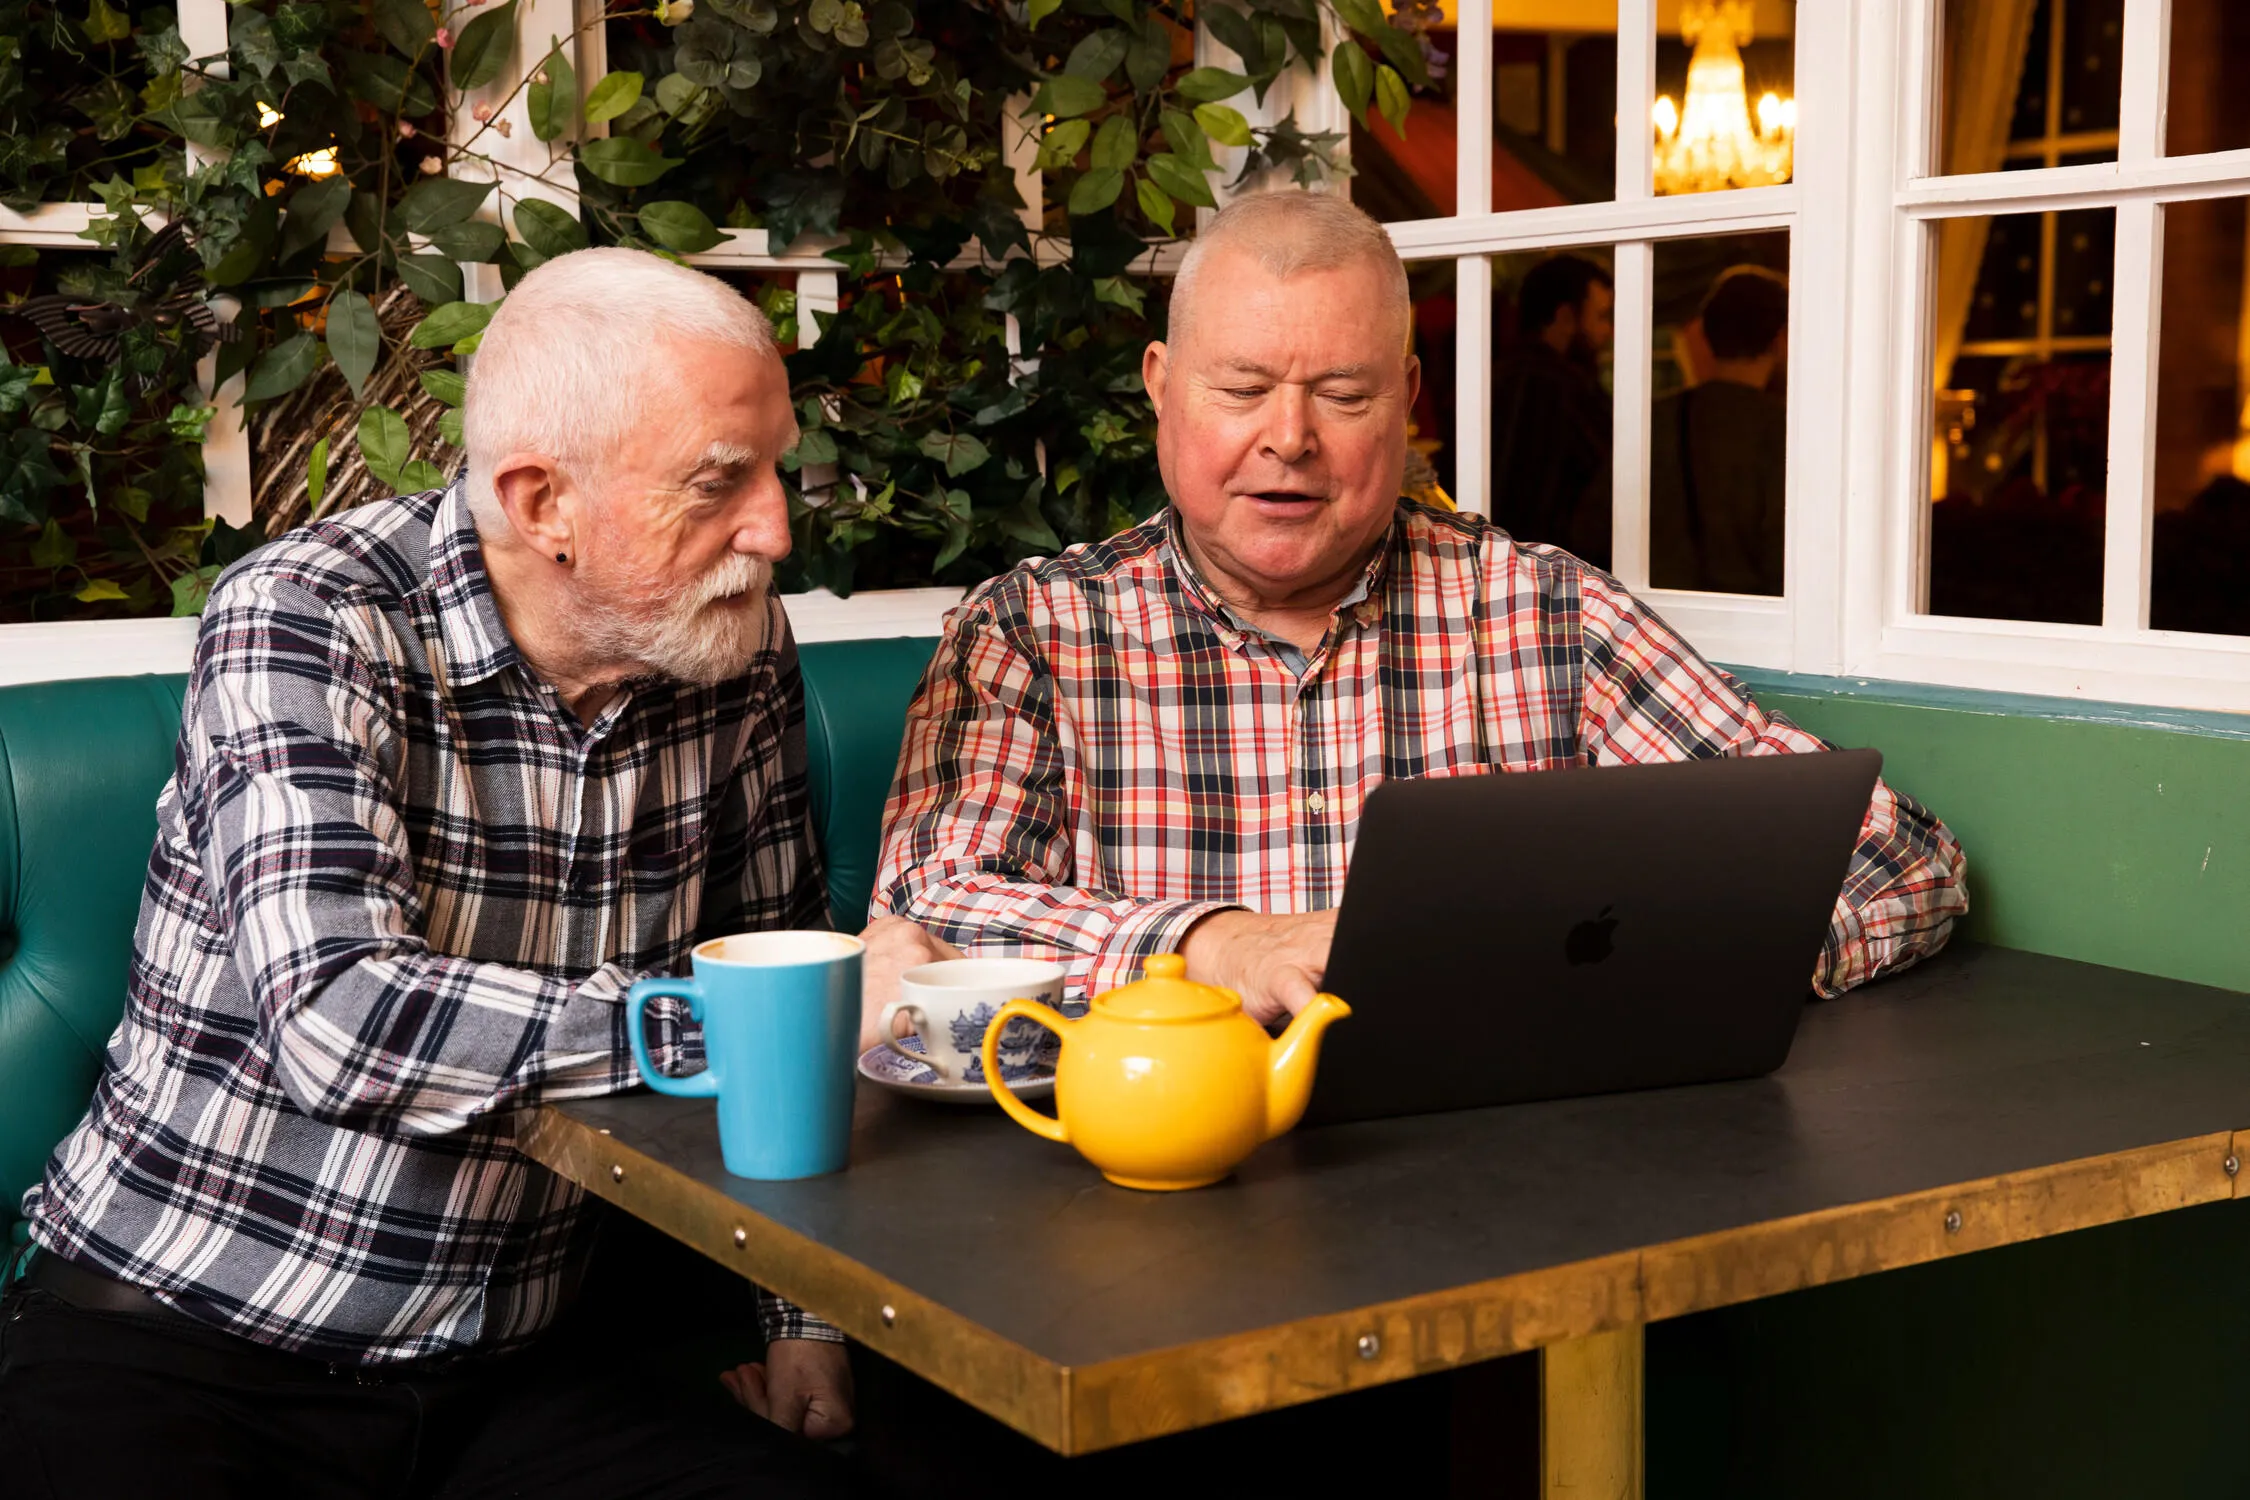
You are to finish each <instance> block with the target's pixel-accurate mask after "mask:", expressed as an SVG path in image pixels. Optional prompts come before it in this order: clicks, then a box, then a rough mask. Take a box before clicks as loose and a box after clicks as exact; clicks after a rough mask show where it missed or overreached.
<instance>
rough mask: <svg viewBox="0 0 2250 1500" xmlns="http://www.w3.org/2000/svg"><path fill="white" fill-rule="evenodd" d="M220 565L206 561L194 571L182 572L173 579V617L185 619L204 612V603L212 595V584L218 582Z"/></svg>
mask: <svg viewBox="0 0 2250 1500" xmlns="http://www.w3.org/2000/svg"><path fill="white" fill-rule="evenodd" d="M218 579H219V565H218V564H217V563H205V564H204V565H203V566H202V567H200V568H197V569H196V570H195V571H194V572H192V573H182V574H181V575H180V576H179V577H177V578H175V579H173V580H172V618H173V619H175V620H178V619H184V618H186V617H188V616H190V615H199V614H202V613H203V603H204V601H205V600H207V599H209V598H210V597H211V585H212V584H214V583H216V582H218Z"/></svg>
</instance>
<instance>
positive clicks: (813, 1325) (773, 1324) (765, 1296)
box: [758, 1287, 844, 1344]
mask: <svg viewBox="0 0 2250 1500" xmlns="http://www.w3.org/2000/svg"><path fill="white" fill-rule="evenodd" d="M758 1324H759V1327H760V1328H761V1329H763V1330H764V1332H765V1335H766V1342H767V1343H769V1344H770V1343H772V1342H773V1341H774V1340H775V1339H812V1340H814V1341H816V1342H818V1343H823V1344H841V1343H843V1342H844V1334H843V1330H842V1329H839V1328H831V1327H829V1326H828V1325H827V1324H826V1323H823V1322H821V1321H820V1319H818V1318H816V1317H814V1316H813V1315H812V1314H811V1313H809V1312H806V1311H805V1310H804V1309H803V1308H801V1307H799V1306H798V1305H797V1304H796V1303H794V1302H784V1301H783V1300H782V1299H781V1298H779V1297H776V1296H775V1295H774V1294H773V1293H771V1292H769V1291H767V1290H766V1289H765V1288H764V1287H760V1288H758Z"/></svg>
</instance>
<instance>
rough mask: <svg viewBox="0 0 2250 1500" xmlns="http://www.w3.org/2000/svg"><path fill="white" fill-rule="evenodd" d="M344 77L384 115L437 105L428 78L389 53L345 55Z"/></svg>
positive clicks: (422, 110) (418, 112)
mask: <svg viewBox="0 0 2250 1500" xmlns="http://www.w3.org/2000/svg"><path fill="white" fill-rule="evenodd" d="M344 78H345V81H346V82H347V84H348V85H349V87H350V90H351V94H352V97H353V98H355V99H364V100H366V101H367V102H368V103H369V104H372V105H374V106H375V107H376V108H377V109H379V110H381V111H383V112H384V113H385V114H395V115H414V116H420V115H426V114H428V113H429V112H430V111H431V110H433V109H436V108H437V91H436V90H435V89H433V88H431V87H430V84H429V80H428V79H426V78H424V77H423V76H422V75H421V74H419V73H417V72H415V71H413V70H412V69H410V68H409V67H407V65H406V64H405V63H403V62H401V61H400V60H399V59H397V58H395V57H393V56H391V55H390V54H389V53H388V52H352V53H348V54H346V56H345V58H344ZM200 97H202V95H201V93H200V92H199V93H196V94H190V95H188V96H187V98H186V99H184V100H182V101H181V103H182V104H183V105H184V104H187V103H190V102H192V101H193V100H195V99H198V98H200Z"/></svg>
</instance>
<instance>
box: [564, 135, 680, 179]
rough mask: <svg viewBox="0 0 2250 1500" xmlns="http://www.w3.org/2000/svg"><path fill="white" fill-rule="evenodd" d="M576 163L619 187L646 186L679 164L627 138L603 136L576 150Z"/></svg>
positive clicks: (651, 148) (650, 147)
mask: <svg viewBox="0 0 2250 1500" xmlns="http://www.w3.org/2000/svg"><path fill="white" fill-rule="evenodd" d="M578 163H579V165H580V166H582V167H584V168H585V169H586V170H587V171H589V172H591V173H593V174H594V175H595V176H596V177H599V178H600V179H601V180H602V181H604V182H608V183H614V184H615V185H616V186H618V187H646V186H648V185H649V184H650V183H652V182H654V181H656V179H657V178H659V177H662V176H663V175H664V174H665V173H666V172H669V171H671V170H672V169H673V168H674V167H676V166H678V165H679V164H680V158H679V157H676V156H664V155H661V154H660V153H659V152H658V151H657V150H656V148H654V147H653V146H648V145H644V144H643V143H642V142H640V141H636V140H634V139H632V138H631V137H630V136H606V137H604V138H603V139H601V140H597V141H588V142H586V144H585V145H583V146H580V147H579V148H578Z"/></svg>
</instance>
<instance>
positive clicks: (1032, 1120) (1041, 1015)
mask: <svg viewBox="0 0 2250 1500" xmlns="http://www.w3.org/2000/svg"><path fill="white" fill-rule="evenodd" d="M1017 1016H1022V1017H1023V1018H1024V1019H1025V1020H1027V1021H1035V1022H1037V1023H1038V1024H1039V1025H1041V1026H1044V1027H1046V1028H1047V1029H1048V1030H1049V1031H1051V1032H1053V1033H1054V1034H1055V1035H1056V1036H1058V1037H1062V1038H1064V1040H1068V1037H1067V1036H1066V1035H1065V1028H1067V1027H1070V1026H1073V1025H1076V1024H1077V1023H1076V1022H1073V1021H1066V1020H1064V1019H1063V1018H1062V1017H1061V1016H1059V1015H1057V1014H1056V1013H1055V1012H1054V1011H1052V1010H1050V1009H1048V1008H1047V1007H1046V1006H1044V1005H1041V1004H1040V1003H1039V1002H1038V1001H1036V1000H1010V1001H1009V1002H1008V1003H1007V1004H1006V1005H1003V1006H1001V1007H1000V1013H999V1014H998V1015H996V1016H994V1017H993V1018H992V1024H991V1025H989V1026H987V1027H985V1028H984V1081H985V1082H986V1083H987V1084H989V1085H990V1086H991V1088H992V1097H993V1098H994V1099H997V1100H998V1101H999V1102H1000V1107H1001V1108H1002V1109H1004V1110H1006V1111H1007V1112H1008V1117H1009V1118H1010V1119H1012V1120H1014V1121H1015V1122H1016V1123H1017V1124H1018V1125H1021V1126H1022V1127H1023V1128H1024V1129H1026V1130H1028V1131H1030V1132H1031V1133H1032V1134H1033V1135H1039V1136H1045V1137H1046V1138H1047V1139H1048V1140H1050V1141H1060V1142H1061V1143H1062V1144H1064V1145H1066V1146H1067V1145H1069V1144H1070V1131H1069V1130H1068V1129H1066V1128H1065V1127H1064V1125H1063V1122H1062V1121H1061V1120H1050V1119H1048V1118H1047V1117H1046V1116H1045V1115H1043V1114H1041V1113H1039V1111H1037V1110H1035V1109H1033V1108H1031V1107H1030V1106H1029V1105H1027V1104H1025V1103H1024V1102H1023V1101H1022V1100H1021V1099H1018V1098H1017V1097H1016V1096H1015V1092H1014V1091H1013V1090H1011V1089H1010V1088H1009V1087H1008V1080H1007V1079H1005V1078H1003V1077H1001V1076H1000V1033H1001V1032H1002V1031H1004V1030H1005V1029H1006V1028H1007V1025H1008V1022H1009V1021H1010V1020H1012V1019H1014V1018H1015V1017H1017ZM1055 1098H1056V1101H1057V1103H1058V1105H1059V1104H1060V1101H1061V1098H1062V1095H1061V1094H1060V1093H1057V1094H1056V1096H1055Z"/></svg>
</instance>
